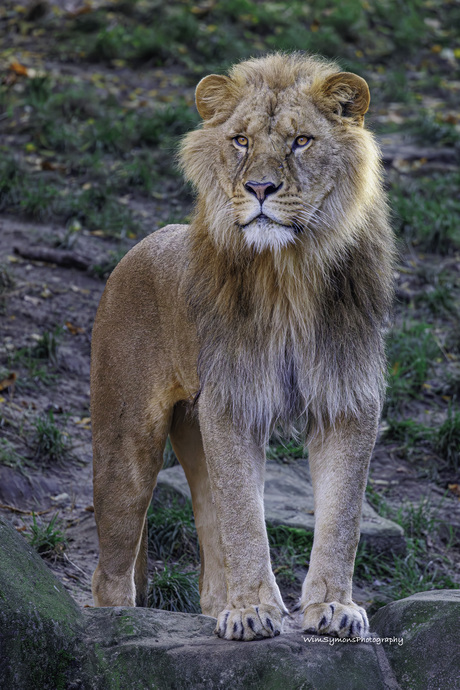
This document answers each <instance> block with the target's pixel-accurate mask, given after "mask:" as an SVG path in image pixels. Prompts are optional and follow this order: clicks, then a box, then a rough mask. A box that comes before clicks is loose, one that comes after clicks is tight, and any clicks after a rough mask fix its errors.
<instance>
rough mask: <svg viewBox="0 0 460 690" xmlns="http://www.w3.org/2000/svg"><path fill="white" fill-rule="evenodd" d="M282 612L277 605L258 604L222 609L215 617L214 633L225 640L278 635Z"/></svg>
mask: <svg viewBox="0 0 460 690" xmlns="http://www.w3.org/2000/svg"><path fill="white" fill-rule="evenodd" d="M282 627H283V613H282V612H281V611H280V609H279V608H278V607H277V606H270V605H269V604H258V605H257V606H248V607H247V608H245V609H224V610H223V611H222V612H221V613H219V615H218V617H217V625H216V629H215V631H214V632H215V633H216V634H217V635H218V636H219V637H223V638H224V639H225V640H261V639H262V638H264V637H274V636H275V635H279V634H280V632H281V629H282Z"/></svg>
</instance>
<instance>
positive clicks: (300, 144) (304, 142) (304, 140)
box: [292, 134, 313, 149]
mask: <svg viewBox="0 0 460 690" xmlns="http://www.w3.org/2000/svg"><path fill="white" fill-rule="evenodd" d="M312 141H313V137H307V136H305V134H301V135H300V136H299V137H297V138H296V139H295V140H294V144H293V147H292V148H294V149H303V148H305V147H306V146H308V144H310V143H311V142H312Z"/></svg>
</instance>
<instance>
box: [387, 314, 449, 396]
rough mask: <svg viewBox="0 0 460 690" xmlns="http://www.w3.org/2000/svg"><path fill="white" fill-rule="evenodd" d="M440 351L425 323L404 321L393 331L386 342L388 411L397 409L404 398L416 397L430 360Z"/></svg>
mask: <svg viewBox="0 0 460 690" xmlns="http://www.w3.org/2000/svg"><path fill="white" fill-rule="evenodd" d="M438 352H439V347H438V345H437V344H436V342H435V340H434V338H433V336H432V334H431V329H430V326H429V325H428V324H425V323H417V324H413V325H411V326H407V325H406V324H405V325H404V326H403V328H402V329H399V330H396V329H395V330H394V331H393V332H392V333H391V335H390V337H389V338H388V343H387V354H388V360H389V380H388V384H389V385H388V392H387V410H398V409H399V407H400V406H401V403H402V402H403V400H404V398H405V397H406V396H407V397H418V396H419V395H420V391H421V389H422V386H423V384H424V383H425V381H426V379H427V375H428V370H429V368H430V365H431V360H432V359H434V358H435V356H436V355H437V354H438Z"/></svg>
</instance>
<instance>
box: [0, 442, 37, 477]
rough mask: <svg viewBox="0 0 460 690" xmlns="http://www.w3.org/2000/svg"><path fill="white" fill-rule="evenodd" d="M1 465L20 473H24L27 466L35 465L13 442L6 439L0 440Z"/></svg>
mask: <svg viewBox="0 0 460 690" xmlns="http://www.w3.org/2000/svg"><path fill="white" fill-rule="evenodd" d="M0 464H1V465H6V466H7V467H12V468H13V469H15V470H19V471H20V472H24V466H25V465H33V463H32V462H31V461H30V460H29V459H28V458H26V457H25V456H24V455H21V453H19V452H18V451H17V450H16V447H15V446H14V445H13V444H12V443H11V441H8V439H6V438H0Z"/></svg>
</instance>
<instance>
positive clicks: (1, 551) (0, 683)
mask: <svg viewBox="0 0 460 690" xmlns="http://www.w3.org/2000/svg"><path fill="white" fill-rule="evenodd" d="M0 544H1V548H0V687H2V688H9V689H10V688H23V689H25V688H34V689H36V688H40V689H41V688H43V689H47V688H50V690H58V689H60V688H63V689H64V688H67V679H68V677H69V669H71V668H72V666H74V665H75V664H76V657H77V648H78V640H79V639H81V635H82V631H83V616H82V614H81V611H80V609H79V607H78V606H77V604H76V603H75V602H74V600H73V599H72V598H71V597H70V595H69V594H68V593H67V592H66V590H65V589H64V587H63V586H62V584H61V583H60V582H59V581H58V580H57V579H56V578H55V577H54V576H53V574H52V573H51V572H50V570H49V569H48V568H47V567H46V565H45V564H44V563H43V561H42V559H41V558H40V556H38V554H37V553H35V552H34V551H33V550H32V549H31V548H30V547H29V545H28V544H27V542H26V540H25V539H24V538H23V537H22V536H21V535H19V534H18V533H17V532H16V531H15V530H14V529H12V528H11V527H10V525H8V524H7V523H6V522H4V521H3V520H1V519H0Z"/></svg>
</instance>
